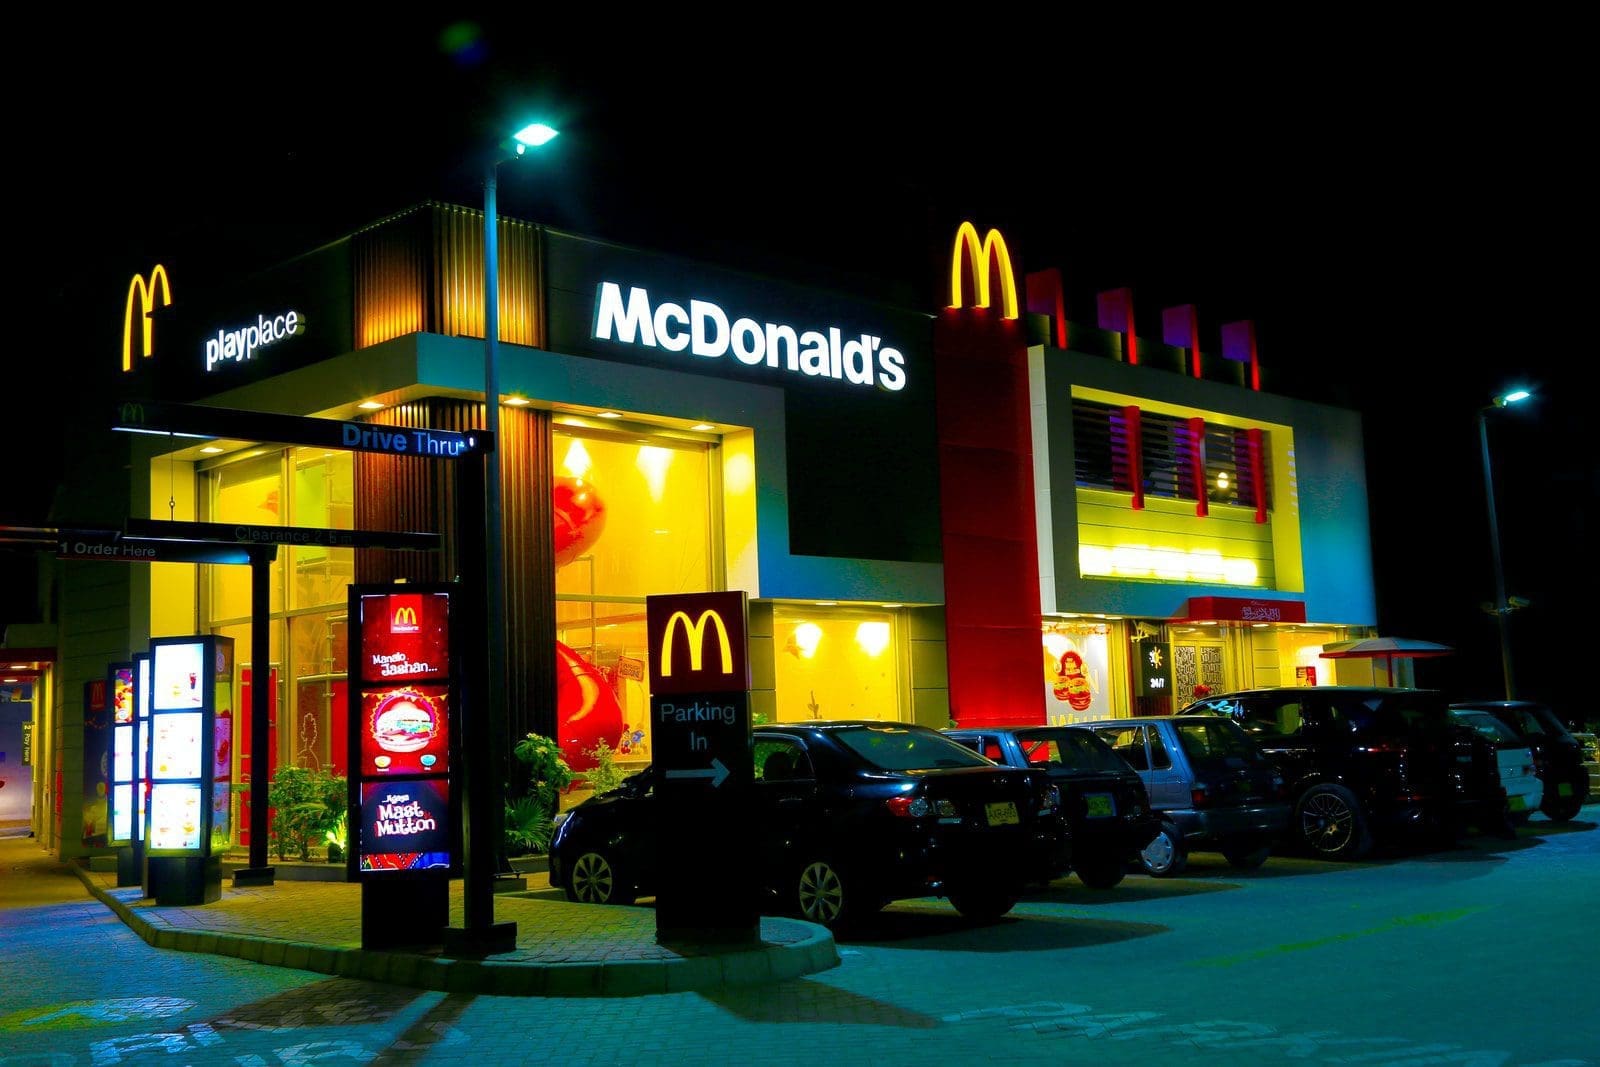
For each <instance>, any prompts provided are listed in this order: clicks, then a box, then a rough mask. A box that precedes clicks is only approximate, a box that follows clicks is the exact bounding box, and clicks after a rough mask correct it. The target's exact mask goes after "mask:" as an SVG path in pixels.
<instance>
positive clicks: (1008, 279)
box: [950, 222, 1017, 319]
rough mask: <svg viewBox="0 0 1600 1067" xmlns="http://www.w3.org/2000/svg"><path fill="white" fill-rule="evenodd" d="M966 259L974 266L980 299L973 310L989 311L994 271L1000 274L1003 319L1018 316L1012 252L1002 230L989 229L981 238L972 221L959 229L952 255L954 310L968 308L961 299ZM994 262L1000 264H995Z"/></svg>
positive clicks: (974, 278) (973, 275) (975, 287)
mask: <svg viewBox="0 0 1600 1067" xmlns="http://www.w3.org/2000/svg"><path fill="white" fill-rule="evenodd" d="M963 258H965V259H966V261H967V262H968V263H970V264H971V265H972V287H973V288H974V289H975V290H976V293H975V294H974V295H975V296H976V297H977V299H976V300H974V301H973V305H972V306H973V307H980V308H986V307H988V306H989V304H990V297H989V283H990V280H991V279H990V274H991V272H992V271H993V270H994V269H998V270H999V272H1000V299H1001V301H1002V304H1001V309H1000V311H1001V314H1000V317H1001V318H1003V319H1014V318H1016V317H1017V276H1016V274H1014V273H1013V272H1012V270H1011V252H1010V251H1009V250H1008V249H1007V248H1006V239H1005V238H1004V237H1002V236H1000V231H999V230H990V231H989V232H988V233H986V234H984V236H983V239H982V240H979V239H978V228H977V227H976V226H974V225H973V224H972V223H970V222H963V223H962V224H961V228H960V229H958V230H956V244H955V248H953V249H952V250H951V252H950V306H951V307H952V308H960V307H965V306H966V304H965V303H964V302H963V301H962V299H961V261H962V259H963ZM995 260H998V261H999V262H998V263H997V264H996V263H994V261H995Z"/></svg>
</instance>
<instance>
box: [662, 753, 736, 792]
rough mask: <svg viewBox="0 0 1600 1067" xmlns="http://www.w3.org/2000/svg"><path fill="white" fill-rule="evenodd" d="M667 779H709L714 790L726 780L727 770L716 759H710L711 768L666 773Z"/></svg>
mask: <svg viewBox="0 0 1600 1067" xmlns="http://www.w3.org/2000/svg"><path fill="white" fill-rule="evenodd" d="M667 777H668V778H709V779H711V787H712V788H713V789H715V788H716V787H717V786H719V785H721V784H722V783H723V782H725V781H726V780H727V778H728V768H727V767H726V766H725V765H724V764H723V762H722V761H721V760H719V759H717V757H715V756H712V757H711V766H710V767H707V768H706V769H705V770H701V771H668V772H667Z"/></svg>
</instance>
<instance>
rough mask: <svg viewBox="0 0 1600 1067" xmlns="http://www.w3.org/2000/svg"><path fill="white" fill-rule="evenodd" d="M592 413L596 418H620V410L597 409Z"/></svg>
mask: <svg viewBox="0 0 1600 1067" xmlns="http://www.w3.org/2000/svg"><path fill="white" fill-rule="evenodd" d="M594 415H595V418H597V419H620V418H622V414H621V412H617V411H597V412H595V413H594Z"/></svg>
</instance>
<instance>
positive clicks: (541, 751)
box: [504, 734, 572, 856]
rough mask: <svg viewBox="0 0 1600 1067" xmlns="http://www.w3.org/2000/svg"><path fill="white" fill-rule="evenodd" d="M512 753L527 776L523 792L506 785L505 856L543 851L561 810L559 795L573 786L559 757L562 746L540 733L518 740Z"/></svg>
mask: <svg viewBox="0 0 1600 1067" xmlns="http://www.w3.org/2000/svg"><path fill="white" fill-rule="evenodd" d="M512 754H513V755H515V756H516V757H517V760H518V762H519V763H521V764H522V770H523V773H524V774H526V775H527V779H528V785H527V789H526V791H523V792H521V794H520V795H516V794H517V790H515V789H514V788H512V787H510V786H508V787H507V796H506V806H505V808H506V816H505V836H504V841H505V851H506V855H507V856H521V855H523V854H525V853H528V852H545V851H547V850H548V849H549V848H550V839H551V838H552V837H553V836H554V835H555V825H554V819H555V813H556V812H557V811H559V810H560V809H561V793H562V791H563V790H564V789H566V788H567V786H569V785H571V784H572V768H571V767H569V766H567V761H566V759H565V758H563V757H562V755H561V746H560V745H559V744H557V743H556V742H555V740H554V739H552V738H549V737H545V736H543V735H541V734H528V735H527V736H526V737H524V738H523V739H522V740H521V741H518V742H517V744H516V746H515V747H514V748H513V749H512Z"/></svg>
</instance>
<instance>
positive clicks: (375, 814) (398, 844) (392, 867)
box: [361, 778, 451, 871]
mask: <svg viewBox="0 0 1600 1067" xmlns="http://www.w3.org/2000/svg"><path fill="white" fill-rule="evenodd" d="M450 839H451V833H450V783H449V781H447V780H446V779H443V778H417V779H413V780H411V781H395V782H363V783H362V784H361V844H362V849H361V869H362V870H363V871H420V870H427V869H429V868H444V869H448V868H449V866H450V843H451V840H450Z"/></svg>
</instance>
